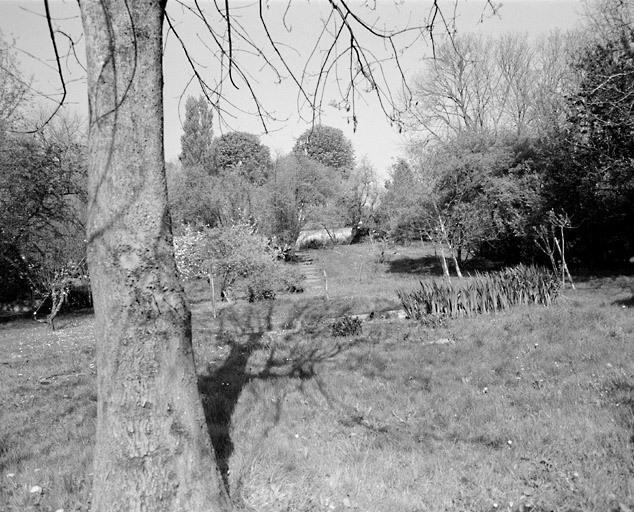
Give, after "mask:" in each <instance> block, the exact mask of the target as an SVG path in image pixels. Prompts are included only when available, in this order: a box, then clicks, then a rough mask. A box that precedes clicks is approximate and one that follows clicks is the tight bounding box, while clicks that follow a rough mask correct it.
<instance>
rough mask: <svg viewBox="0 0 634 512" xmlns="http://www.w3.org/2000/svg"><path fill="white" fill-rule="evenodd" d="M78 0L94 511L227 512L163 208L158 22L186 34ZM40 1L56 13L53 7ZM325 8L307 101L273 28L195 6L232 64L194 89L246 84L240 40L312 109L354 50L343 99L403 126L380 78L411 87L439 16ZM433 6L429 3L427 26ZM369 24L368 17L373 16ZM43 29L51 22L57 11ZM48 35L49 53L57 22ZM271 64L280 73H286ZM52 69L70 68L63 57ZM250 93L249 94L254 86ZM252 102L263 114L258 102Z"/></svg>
mask: <svg viewBox="0 0 634 512" xmlns="http://www.w3.org/2000/svg"><path fill="white" fill-rule="evenodd" d="M79 3H80V7H81V13H82V22H83V26H84V33H85V36H86V54H87V59H86V60H87V65H88V66H87V74H88V95H89V105H90V120H89V184H88V190H89V200H88V222H87V224H88V225H87V236H88V260H89V267H90V275H91V283H92V286H93V295H94V304H95V317H96V338H97V346H98V354H97V364H98V369H99V375H98V379H97V381H98V398H99V403H98V416H97V442H96V449H95V469H94V492H93V509H94V510H96V511H101V510H108V511H110V510H126V511H128V510H129V511H141V510H152V511H163V510H164V511H182V510H187V511H197V510H206V511H209V510H212V511H215V510H222V509H224V508H228V507H227V498H226V493H225V490H224V487H223V485H222V484H221V477H220V475H219V472H218V467H217V464H216V463H215V461H214V455H213V451H212V448H211V445H210V441H209V436H208V432H207V431H206V429H205V417H204V414H203V410H202V405H201V400H200V396H199V394H198V390H197V385H196V374H195V367H194V361H193V356H192V345H191V322H190V313H189V309H188V307H187V304H186V302H185V298H184V294H183V291H182V288H181V285H180V283H179V281H178V278H177V275H176V266H175V262H174V254H173V244H172V234H171V226H170V215H169V211H168V208H167V187H166V178H165V162H164V152H163V113H162V107H163V95H162V86H163V75H162V55H163V53H162V52H163V47H162V42H163V38H162V34H163V20H167V23H168V24H169V26H170V32H172V33H175V34H177V39H179V42H181V43H182V39H180V38H179V37H178V29H177V27H176V26H175V25H174V24H173V23H172V18H171V17H170V16H169V15H168V14H167V13H166V12H165V8H166V0H137V1H135V2H130V1H127V0H80V2H79ZM45 5H46V7H47V9H48V3H45ZM183 5H184V4H183ZM257 5H258V6H259V8H260V10H259V19H260V21H261V23H262V25H263V26H264V28H265V29H267V28H268V27H267V21H266V19H265V15H264V13H263V10H262V3H258V4H257ZM330 8H331V12H332V16H330V17H329V18H328V19H326V20H324V25H325V27H324V31H323V32H322V35H320V36H319V37H318V38H317V40H316V44H315V51H314V52H311V54H310V57H309V61H310V60H311V59H312V61H313V62H314V61H315V60H317V57H316V55H321V52H319V51H317V48H318V46H319V45H320V44H323V40H324V38H323V37H322V36H323V34H329V35H332V39H331V41H329V42H326V45H330V46H329V50H328V51H327V52H326V58H325V60H323V61H322V60H321V58H319V60H320V62H319V66H320V68H321V71H320V72H319V73H316V74H315V75H314V77H315V79H316V83H315V84H311V90H312V91H313V93H312V96H311V94H309V93H307V92H306V91H307V89H306V87H304V86H303V85H302V80H303V79H301V80H300V78H301V77H300V78H298V77H297V76H296V75H295V74H294V73H293V71H292V70H291V69H290V67H289V66H288V61H287V60H285V59H284V57H283V56H281V53H280V46H281V45H280V44H279V43H277V42H276V41H275V39H273V38H272V37H271V35H270V33H269V32H268V30H267V31H266V36H265V43H266V44H264V45H259V46H258V45H256V43H255V42H254V41H253V39H252V38H251V35H250V32H249V31H246V30H245V29H244V27H243V26H242V25H241V24H240V23H239V22H236V21H235V20H234V18H233V14H234V13H233V12H231V8H230V5H229V2H226V3H225V6H224V9H222V8H218V12H219V13H220V16H221V18H220V20H219V21H217V22H210V19H209V18H208V15H207V14H206V13H205V12H204V11H202V10H201V8H200V6H199V5H198V4H195V8H192V12H193V13H194V16H195V17H196V19H197V21H202V23H203V25H204V29H205V30H206V31H207V33H208V35H209V37H210V38H211V39H212V40H213V43H212V44H217V45H218V46H219V50H220V51H219V53H220V54H221V57H220V58H219V62H220V64H221V66H223V65H225V64H226V63H227V62H228V63H229V64H228V70H227V68H226V67H225V68H223V69H222V72H221V74H220V75H221V77H220V82H217V83H218V84H219V85H218V86H217V88H215V89H214V88H212V87H210V86H209V85H208V84H207V83H206V82H205V81H204V80H203V79H202V77H201V76H200V74H199V73H198V71H199V69H197V68H195V63H194V61H193V60H192V59H191V58H190V59H189V62H190V64H192V66H194V68H195V69H194V72H195V73H196V77H197V78H198V84H199V85H200V86H201V88H202V89H203V90H204V91H205V93H206V95H216V97H217V98H221V97H222V95H223V92H222V91H223V89H222V83H223V82H225V83H229V82H231V84H232V85H233V86H235V87H238V86H237V83H236V82H237V81H238V82H241V83H245V82H246V83H247V84H248V85H251V84H250V82H249V77H250V74H248V73H246V71H245V70H244V69H243V68H242V67H241V66H240V64H239V62H237V61H236V59H235V56H236V55H237V53H238V52H236V45H239V44H243V45H245V46H246V47H248V51H249V52H250V53H252V54H255V55H257V56H262V58H263V59H264V62H265V67H267V69H269V70H270V69H273V70H274V71H275V72H277V74H276V77H277V78H281V75H283V74H286V72H288V74H289V75H290V76H291V77H292V79H293V80H294V83H295V84H297V85H298V86H299V88H300V95H302V97H303V98H305V99H306V103H307V104H308V105H309V107H310V108H311V110H313V111H315V110H316V109H317V108H319V105H320V103H321V99H320V98H321V97H323V95H324V86H325V80H326V79H327V78H328V76H329V75H330V74H335V73H336V71H337V70H336V68H337V63H338V62H339V61H343V60H345V59H343V58H342V57H344V56H345V55H348V56H349V57H350V59H349V60H346V62H347V63H350V64H349V65H350V70H349V71H350V74H349V76H350V83H349V85H348V87H346V88H344V92H343V95H344V98H343V100H344V101H348V102H350V103H351V105H352V106H351V109H352V112H353V115H354V104H355V102H354V98H355V97H356V96H357V95H358V93H359V86H360V84H369V85H370V87H369V89H370V90H371V92H372V93H373V94H374V95H375V96H376V97H377V98H378V101H379V103H380V106H381V108H382V109H383V111H384V112H386V115H388V116H389V117H390V118H391V119H393V120H395V121H397V120H398V119H397V117H398V115H397V113H396V112H392V113H389V114H388V112H387V110H386V107H387V106H391V104H392V102H391V96H390V93H389V84H386V82H385V77H386V75H387V74H386V73H385V72H378V67H383V66H384V65H385V62H386V61H387V60H388V59H392V60H393V61H396V65H395V69H396V72H397V74H398V76H399V77H400V78H401V79H402V80H404V78H405V77H404V75H403V74H402V68H401V67H400V65H399V64H398V60H399V55H400V54H399V51H398V50H397V40H398V39H399V38H403V37H405V38H408V37H411V38H414V40H417V39H420V34H421V33H422V32H423V31H428V30H433V21H432V22H431V23H430V24H427V23H426V24H425V26H418V27H410V26H408V27H406V28H405V29H403V30H398V29H393V30H378V29H376V28H375V24H374V21H373V20H374V16H375V14H374V12H373V11H372V10H370V11H368V12H369V14H367V13H366V14H367V15H365V16H364V15H360V14H356V13H355V12H353V11H352V10H351V8H350V7H348V6H347V5H346V4H345V3H343V2H341V3H339V2H334V1H333V2H331V4H330ZM438 11H439V7H438V5H437V4H434V6H433V7H432V10H431V12H430V16H431V19H432V20H434V19H436V17H437V16H438V15H439V12H438ZM369 19H371V20H372V21H366V20H369ZM48 20H49V24H50V22H51V18H50V16H48ZM333 27H334V29H333ZM331 29H333V30H331ZM359 32H360V33H363V34H364V35H365V36H366V37H372V38H379V39H380V40H381V41H383V42H384V43H385V45H384V49H385V51H386V53H387V55H383V56H382V57H377V56H375V55H374V54H373V53H371V52H369V51H367V50H366V49H365V47H364V45H363V43H362V42H360V40H359V39H358V37H357V33H359ZM51 34H52V36H53V43H54V44H55V32H54V30H53V29H52V27H51ZM225 36H226V37H225ZM341 38H345V39H346V48H347V49H346V50H345V51H344V53H341V52H339V51H332V49H333V48H335V47H336V46H337V44H338V41H340V40H341ZM410 42H411V41H410ZM404 44H407V42H404ZM253 49H256V50H257V51H255V52H253V51H251V50H253ZM280 56H281V59H280ZM188 57H191V55H189V54H188ZM276 65H279V66H282V67H283V69H285V70H286V71H284V72H282V73H280V72H279V71H278V70H277V68H276V67H275V66H276ZM346 65H348V64H346ZM303 69H304V70H306V69H307V68H306V67H304V68H303ZM58 70H59V72H60V74H62V73H63V70H62V67H61V63H60V62H59V61H58ZM227 71H228V72H227ZM312 85H315V87H314V88H312ZM247 89H248V90H249V91H251V92H253V89H252V88H251V87H248V88H247ZM253 100H254V103H255V105H256V107H257V112H258V113H259V114H260V118H261V119H264V114H263V109H262V108H261V104H260V102H259V100H258V99H257V97H256V96H255V95H254V96H253Z"/></svg>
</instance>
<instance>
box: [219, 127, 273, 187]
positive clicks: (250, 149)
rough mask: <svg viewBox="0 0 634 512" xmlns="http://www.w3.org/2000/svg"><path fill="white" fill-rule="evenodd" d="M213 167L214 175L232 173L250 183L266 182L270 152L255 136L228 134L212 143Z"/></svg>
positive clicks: (243, 133)
mask: <svg viewBox="0 0 634 512" xmlns="http://www.w3.org/2000/svg"><path fill="white" fill-rule="evenodd" d="M213 167H214V172H215V173H216V174H221V173H227V172H229V171H230V172H233V173H238V174H240V175H242V176H244V177H245V178H246V179H247V180H249V181H250V182H251V183H255V184H258V185H262V184H263V183H265V182H266V180H267V178H268V175H269V171H270V170H271V167H272V162H271V152H270V150H269V148H268V147H267V146H265V145H263V144H262V143H261V142H260V138H259V137H258V136H257V135H253V134H252V133H246V132H230V133H226V134H224V135H222V136H221V137H218V138H217V139H216V140H215V141H214V143H213Z"/></svg>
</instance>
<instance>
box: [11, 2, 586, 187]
mask: <svg viewBox="0 0 634 512" xmlns="http://www.w3.org/2000/svg"><path fill="white" fill-rule="evenodd" d="M350 3H351V4H353V5H355V6H356V7H357V8H358V10H357V11H356V12H358V13H360V14H361V15H362V16H363V17H364V20H367V21H369V22H377V23H376V26H377V27H385V28H387V29H390V28H403V27H412V26H416V25H421V24H425V23H426V21H428V20H429V12H430V5H431V2H430V1H426V0H412V1H408V0H404V1H394V0H376V1H375V2H372V1H369V2H368V1H366V2H365V4H366V7H363V6H361V3H360V2H357V3H355V2H350ZM495 3H496V4H499V2H495ZM200 4H201V5H208V6H211V5H213V3H212V2H211V1H210V0H203V1H201V2H200ZM288 4H289V2H288V1H287V0H284V1H282V0H269V1H268V2H264V9H263V12H262V15H263V17H264V19H265V20H266V22H267V26H268V28H269V31H270V33H271V34H272V37H273V39H274V40H275V41H276V42H278V43H279V45H278V49H279V51H280V52H281V55H282V56H283V57H284V60H285V61H286V63H287V64H288V66H289V68H291V70H292V71H293V72H294V73H295V75H296V76H297V77H301V76H302V70H303V69H305V68H304V66H305V63H306V61H307V59H308V58H309V57H310V56H311V55H312V60H311V61H310V62H309V65H308V67H307V68H306V70H307V72H306V74H305V75H304V76H305V86H306V88H307V89H309V90H312V88H313V87H314V85H315V81H314V78H312V79H311V78H310V75H311V74H312V75H315V74H318V73H317V72H318V70H319V66H318V64H319V62H320V61H321V59H323V57H324V55H325V51H326V48H327V46H324V45H322V47H320V48H319V49H318V50H317V51H315V52H313V53H311V52H312V50H313V48H314V47H315V44H314V42H315V41H316V40H317V39H318V38H319V36H320V34H321V32H322V29H323V27H324V21H325V20H326V19H327V16H328V14H329V13H330V8H329V6H328V5H327V3H326V2H325V1H324V0H321V1H320V0H312V1H310V2H309V1H307V0H306V1H304V0H302V1H298V0H294V1H293V2H291V4H290V7H288V9H287V6H288ZM368 4H369V5H370V6H371V8H368V7H367V5H368ZM188 5H189V6H191V5H192V4H185V7H183V6H182V5H179V4H178V3H176V2H174V1H173V0H170V2H168V13H169V14H170V17H171V19H172V20H173V24H174V28H175V30H176V32H177V33H178V35H179V37H180V38H181V40H182V41H183V42H184V44H185V46H186V47H187V48H188V51H189V57H190V58H191V59H192V60H193V61H194V62H195V65H196V68H197V70H198V71H199V72H200V74H201V76H202V77H203V78H204V79H205V80H206V81H207V82H208V83H209V84H211V85H213V84H217V83H218V77H219V76H221V72H220V71H219V67H218V59H217V58H216V57H217V55H218V52H217V51H215V52H214V50H215V49H214V47H213V41H211V40H210V37H209V32H208V31H207V30H206V27H205V26H204V25H203V24H202V23H201V22H200V20H199V19H197V18H196V17H195V16H193V15H192V13H191V12H190V11H189V10H188V9H187V6H188ZM229 5H230V9H231V10H232V12H233V14H234V15H235V19H236V20H237V21H238V22H239V27H241V29H242V30H243V31H244V33H245V34H248V37H249V38H251V40H252V41H253V42H254V46H252V47H248V46H246V45H244V44H242V45H241V44H240V41H239V34H238V33H237V32H238V31H239V30H240V28H239V27H238V28H236V33H234V34H233V38H234V52H235V53H234V55H235V57H236V58H237V59H238V61H239V62H242V63H243V64H242V66H243V68H242V69H244V71H245V74H247V75H248V76H249V81H250V86H251V87H252V88H253V89H254V91H255V93H256V95H257V97H258V98H259V101H260V103H261V105H262V107H263V108H265V109H267V110H268V111H269V112H271V113H272V116H273V117H274V118H275V120H273V119H267V120H266V130H268V131H269V133H268V134H267V133H265V127H264V126H263V124H262V122H261V120H260V119H259V118H258V116H257V115H254V114H253V112H254V111H255V107H254V106H253V104H252V102H251V100H250V96H249V94H248V93H247V91H248V90H249V87H248V86H247V85H246V83H244V82H243V81H241V80H240V77H239V75H238V73H237V71H236V70H235V69H234V73H233V75H234V82H235V84H236V85H237V87H238V89H236V88H235V87H234V86H233V85H232V84H231V83H230V81H229V80H225V81H224V83H223V84H222V96H223V99H224V100H225V102H224V103H223V104H222V105H223V106H224V109H225V112H224V114H223V115H222V116H220V115H216V116H215V120H216V127H215V130H214V134H215V135H220V134H222V133H225V132H227V131H230V130H239V131H246V132H250V133H255V134H257V135H259V136H260V139H261V141H262V143H263V144H266V145H267V146H269V147H270V148H271V152H272V154H273V156H276V155H282V154H285V153H288V152H289V151H290V150H291V149H292V147H293V144H294V143H295V140H296V138H297V137H299V136H300V135H301V134H302V133H303V132H304V131H305V130H306V129H307V128H308V127H310V122H311V112H312V111H311V110H310V109H309V108H307V107H306V102H305V101H303V99H302V97H301V95H299V94H298V88H297V86H296V85H295V84H294V83H293V80H292V79H291V78H290V77H289V72H288V71H287V70H286V69H285V68H284V66H283V65H282V64H281V61H280V59H279V56H278V55H277V54H276V53H274V51H273V50H272V49H271V47H270V45H268V44H267V34H266V32H264V30H263V27H262V24H261V23H260V18H259V11H258V7H257V3H254V2H253V1H251V2H237V1H233V0H231V2H230V3H229ZM440 5H441V6H442V8H443V12H444V14H445V16H446V17H448V18H453V15H454V12H455V20H456V26H457V29H458V32H459V33H465V32H477V33H482V34H491V35H500V34H503V33H507V32H510V33H513V32H526V33H528V34H529V36H530V37H540V36H541V35H543V34H545V33H547V32H549V31H551V30H554V29H562V30H567V29H572V28H574V26H575V25H576V24H577V23H578V21H579V13H580V11H581V2H580V1H579V0H504V1H502V2H501V7H500V8H499V9H498V13H497V15H492V14H491V12H490V10H487V9H486V4H485V3H484V2H483V1H480V0H457V1H456V2H455V4H454V2H447V3H441V4H440ZM50 6H51V13H52V17H53V18H54V20H55V21H54V26H55V28H56V30H58V32H57V41H58V45H59V48H60V51H61V53H62V55H63V58H62V64H63V66H62V69H63V73H64V79H65V82H66V88H67V98H66V103H67V107H66V108H67V109H70V110H76V111H77V112H79V114H80V115H81V116H83V117H87V101H86V84H85V80H84V72H83V70H82V65H83V61H84V55H83V53H84V47H83V44H82V41H83V38H82V28H81V22H80V19H79V10H78V7H77V2H76V0H50ZM454 7H455V10H454ZM43 13H44V2H43V0H21V1H15V0H0V31H1V32H2V34H3V37H4V39H5V41H7V42H9V43H10V44H15V48H16V56H17V58H18V61H19V63H20V68H21V70H22V71H23V73H24V74H25V75H26V76H31V77H33V87H34V89H35V90H36V91H37V94H36V95H35V96H34V97H35V98H36V99H37V100H36V101H37V104H38V109H42V110H44V111H52V109H54V106H55V104H56V101H58V100H59V98H60V95H61V86H60V78H59V76H58V73H57V71H56V70H55V61H54V58H53V57H54V54H53V49H52V45H51V40H50V36H49V31H48V27H47V24H46V19H45V17H44V16H43ZM214 15H215V16H216V18H215V19H216V20H217V19H218V15H217V13H214V12H212V11H210V12H209V19H210V20H213V19H214ZM215 23H216V24H215V25H214V27H220V29H222V28H223V27H224V25H223V24H222V22H221V20H220V22H218V21H216V22H215ZM220 32H222V30H220ZM442 32H443V29H442V27H441V26H439V25H437V27H436V36H437V38H436V40H437V41H438V40H440V38H441V36H442ZM325 36H327V34H325ZM325 36H324V37H325ZM70 40H73V41H74V43H75V45H74V53H75V54H77V58H75V57H74V54H73V52H72V50H73V48H71V47H70V45H69V44H68V42H69V41H70ZM360 43H361V44H363V45H364V46H365V47H366V48H368V49H369V50H370V51H372V52H373V53H374V54H375V55H377V56H378V57H379V58H382V57H386V56H388V54H389V52H387V53H386V50H385V48H384V46H383V45H382V44H381V42H380V41H379V40H378V39H377V38H370V37H368V38H366V39H360ZM396 43H397V45H398V49H399V50H401V49H402V48H403V47H404V46H406V45H407V46H408V49H407V51H404V52H402V54H400V55H399V59H400V63H401V67H402V69H403V71H404V73H405V75H406V76H407V77H412V76H413V75H415V74H417V73H421V72H422V71H423V70H424V66H425V62H426V61H428V60H429V58H430V56H431V53H432V52H431V44H430V40H429V37H426V38H422V39H419V40H417V41H415V42H413V41H412V37H411V36H410V35H409V34H406V35H405V36H403V38H401V39H398V40H397V42H396ZM342 49H343V45H339V46H338V47H337V48H336V50H337V51H340V50H342ZM259 51H261V52H262V53H264V54H265V55H267V56H268V59H269V62H270V63H271V64H272V65H273V66H275V68H276V69H277V72H279V75H280V76H281V80H280V79H278V78H279V77H278V75H277V73H276V72H273V71H272V68H271V66H267V65H266V64H265V63H264V62H263V61H262V59H261V58H257V56H255V55H254V54H255V53H257V52H259ZM348 62H349V61H348V60H346V61H342V63H341V64H340V66H339V67H335V68H333V71H332V73H331V75H330V77H329V80H328V85H327V86H326V87H325V89H324V90H323V95H321V96H322V98H323V102H322V108H321V109H320V112H319V117H318V121H319V122H321V123H323V124H326V125H329V126H334V127H336V128H340V129H341V130H343V132H344V134H345V135H346V136H347V137H348V138H349V139H350V140H351V141H352V143H353V146H354V149H355V155H356V157H357V160H359V159H360V158H362V157H367V158H368V160H369V161H370V162H371V163H372V164H373V165H374V167H375V168H376V170H377V172H378V174H379V176H382V177H386V176H387V172H388V169H389V166H390V165H391V163H392V162H393V161H394V160H395V159H396V158H397V157H399V156H401V155H402V154H403V145H404V143H405V141H406V138H407V133H399V130H398V129H397V128H396V127H395V126H393V125H391V124H390V122H389V120H388V119H387V118H386V116H385V114H384V113H383V111H382V110H381V108H380V106H379V104H378V102H377V101H376V99H375V97H374V96H373V95H372V94H362V95H361V96H359V97H358V98H357V101H356V103H355V105H356V112H357V119H358V124H357V126H356V130H354V126H353V123H352V122H351V119H350V113H349V112H346V110H345V109H340V108H335V107H333V106H330V104H331V103H332V102H335V101H338V100H339V99H340V97H341V95H340V89H341V87H345V81H344V79H345V76H346V73H347V70H348V69H349V66H348ZM163 68H164V75H165V88H164V101H165V154H166V159H167V160H168V161H173V160H176V159H177V158H178V154H179V153H180V136H181V134H182V119H183V115H184V103H185V98H186V97H187V96H188V95H192V96H197V95H199V94H200V88H199V87H198V86H197V84H196V83H195V81H194V82H192V80H191V78H192V76H193V73H192V69H191V66H190V64H189V62H188V59H187V58H186V56H185V54H184V52H183V50H182V48H181V45H180V42H179V40H178V39H177V38H176V37H174V33H168V35H167V37H166V49H165V55H164V63H163ZM377 69H378V68H377ZM384 76H385V83H384V84H383V86H384V87H385V88H387V87H389V88H390V90H391V91H392V92H393V94H394V95H395V96H398V90H399V87H400V81H399V80H398V69H397V68H396V67H395V66H394V63H393V62H386V63H385V66H384ZM225 77H226V68H225ZM362 88H363V87H362ZM242 111H246V112H242Z"/></svg>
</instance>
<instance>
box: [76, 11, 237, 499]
mask: <svg viewBox="0 0 634 512" xmlns="http://www.w3.org/2000/svg"><path fill="white" fill-rule="evenodd" d="M164 8H165V2H164V1H162V0H144V1H138V2H127V1H125V0H82V2H81V13H82V21H83V26H84V31H85V34H86V54H87V59H86V60H87V65H88V68H87V72H88V95H89V105H90V120H89V123H90V128H89V151H90V160H89V202H88V204H89V208H88V228H87V236H88V263H89V268H90V279H91V282H92V286H93V297H94V304H95V317H96V333H95V334H96V338H97V365H98V369H99V373H98V378H97V382H98V400H99V401H98V404H99V406H98V413H97V441H96V446H95V468H94V474H95V478H94V483H93V504H92V509H93V510H95V511H106V510H107V511H118V510H121V511H123V510H125V511H142V510H152V511H162V510H165V511H176V510H187V511H202V510H205V511H209V510H221V509H222V508H223V507H224V506H225V504H226V496H225V490H224V487H223V485H222V483H221V478H220V475H219V471H218V468H217V464H216V461H215V459H214V452H213V449H212V446H211V442H210V438H209V434H208V432H207V430H206V424H205V415H204V413H203V408H202V403H201V399H200V395H199V393H198V388H197V382H196V373H195V369H194V359H193V353H192V344H191V326H190V313H189V309H188V307H187V304H186V301H185V297H184V294H183V290H182V288H181V284H180V283H179V280H178V277H177V273H176V265H175V262H174V251H173V247H172V234H171V229H170V217H169V212H168V209H167V186H166V180H165V158H164V153H163V75H162V66H161V59H162V52H163V47H162V30H163V26H162V25H163V19H164Z"/></svg>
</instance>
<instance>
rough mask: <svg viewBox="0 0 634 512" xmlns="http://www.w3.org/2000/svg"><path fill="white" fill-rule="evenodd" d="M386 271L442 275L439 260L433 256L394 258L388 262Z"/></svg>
mask: <svg viewBox="0 0 634 512" xmlns="http://www.w3.org/2000/svg"><path fill="white" fill-rule="evenodd" d="M387 272H388V274H421V275H426V276H433V277H442V275H443V274H442V266H441V264H440V260H439V259H438V258H437V257H435V256H422V257H420V258H410V257H408V256H405V257H401V258H396V259H393V260H391V261H389V262H388V269H387Z"/></svg>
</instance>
